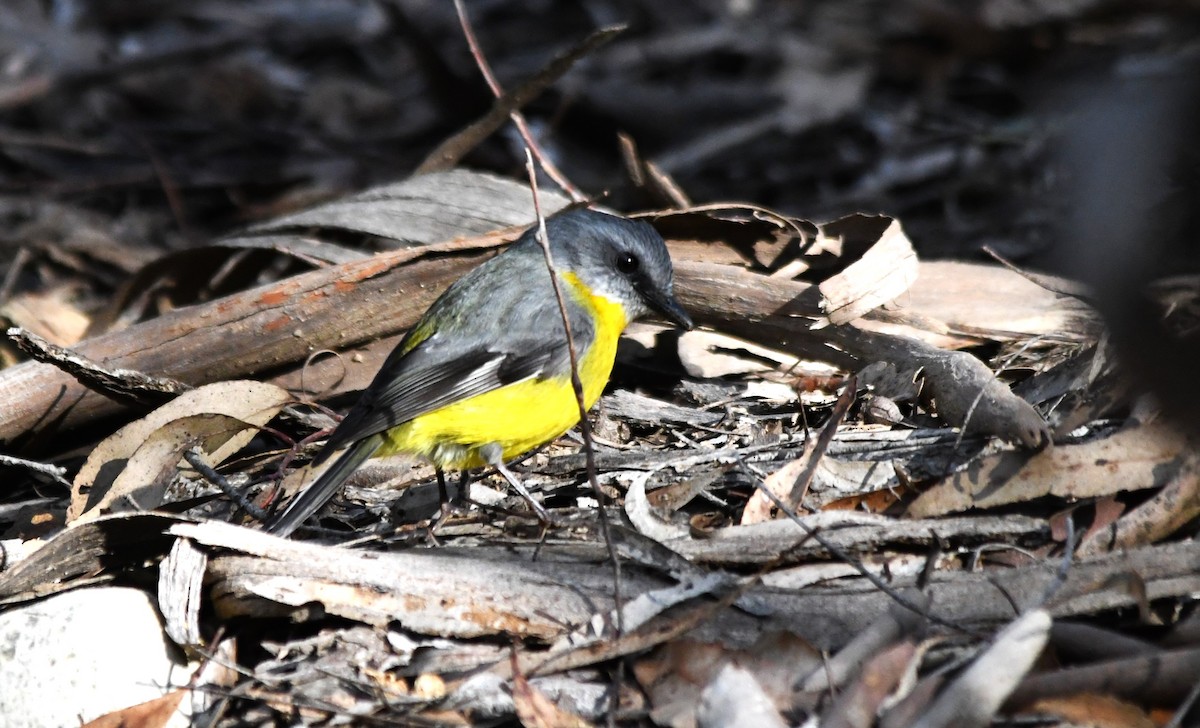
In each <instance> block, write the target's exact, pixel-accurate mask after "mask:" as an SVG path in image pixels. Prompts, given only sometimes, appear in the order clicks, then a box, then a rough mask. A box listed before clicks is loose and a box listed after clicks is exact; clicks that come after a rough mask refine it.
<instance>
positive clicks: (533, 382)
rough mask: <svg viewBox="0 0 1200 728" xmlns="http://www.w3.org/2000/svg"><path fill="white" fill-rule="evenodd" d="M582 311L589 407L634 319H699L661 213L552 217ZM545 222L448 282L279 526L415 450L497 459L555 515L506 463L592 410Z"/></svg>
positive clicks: (574, 318) (564, 271) (444, 466)
mask: <svg viewBox="0 0 1200 728" xmlns="http://www.w3.org/2000/svg"><path fill="white" fill-rule="evenodd" d="M544 224H545V232H546V237H547V239H548V241H549V243H548V244H549V249H550V252H551V257H552V260H553V264H554V269H555V276H556V277H557V281H558V285H559V289H560V291H561V293H562V297H563V303H564V306H565V309H566V313H567V320H568V321H569V324H570V332H571V335H572V339H573V343H574V347H575V353H576V356H577V370H578V375H579V380H580V382H581V384H582V390H583V401H584V405H585V409H590V408H591V407H592V405H594V404H595V403H596V401H597V399H599V397H600V394H601V393H602V392H603V390H604V387H605V385H606V384H607V383H608V379H609V375H610V374H611V372H612V367H613V362H614V360H615V357H616V351H617V340H618V339H619V338H620V336H621V333H622V332H623V331H624V330H625V327H626V326H627V325H628V324H629V323H630V322H632V321H634V320H636V319H639V318H641V317H643V316H646V315H649V314H652V313H653V314H658V315H659V316H661V317H663V318H664V319H666V320H667V321H669V322H671V323H673V324H675V325H676V326H678V327H680V328H682V329H691V328H693V323H692V320H691V318H690V317H689V316H688V314H687V312H686V311H685V310H684V308H683V307H682V306H681V305H680V304H679V301H678V300H677V299H676V297H675V293H674V280H673V279H674V271H673V267H672V265H671V258H670V255H669V254H668V251H667V246H666V243H665V242H664V241H663V239H662V237H661V236H660V235H659V234H658V233H657V232H656V231H655V230H654V228H653V227H652V226H651V225H649V224H648V223H646V222H644V221H641V220H633V219H629V218H625V217H620V216H616V215H610V214H607V213H603V212H599V211H595V210H590V209H575V210H570V211H567V212H562V213H559V214H557V215H554V216H552V217H549V218H547V219H545V221H544ZM537 231H538V225H534V226H533V227H531V228H529V229H528V230H527V231H525V232H524V233H523V234H522V235H521V237H520V238H519V239H518V240H517V241H516V242H514V243H513V244H512V245H511V246H509V247H508V248H507V249H506V250H504V251H503V252H501V253H500V254H498V255H496V256H495V257H493V258H491V259H490V260H488V261H486V262H484V263H483V264H481V265H480V266H478V267H477V268H475V269H473V270H471V271H470V272H468V273H467V274H466V275H464V276H463V277H462V278H460V279H459V280H457V281H455V282H454V283H453V284H451V286H450V287H449V288H447V289H446V291H445V292H444V293H442V295H441V296H439V297H438V299H437V300H436V301H434V303H433V304H432V305H431V306H430V307H429V309H428V310H427V311H426V312H425V313H424V314H423V315H422V316H421V318H420V320H418V321H417V323H416V324H415V325H413V327H412V328H411V329H409V330H408V332H407V333H406V334H405V336H404V337H403V338H402V339H401V340H400V342H399V343H398V344H397V345H396V348H395V349H394V350H393V351H392V352H391V354H390V355H389V356H388V358H387V359H386V360H385V362H384V364H383V366H382V367H380V369H379V372H378V373H377V374H376V376H375V378H374V379H373V380H372V382H371V384H370V385H368V386H367V388H366V389H364V390H363V392H362V394H361V395H360V396H359V399H358V400H357V402H356V403H355V404H354V405H353V406H352V407H351V409H350V410H349V412H347V414H346V416H345V418H343V419H342V421H341V422H340V423H339V424H338V425H337V427H336V428H334V430H333V432H332V434H331V435H330V436H329V438H328V440H327V441H326V443H325V445H324V446H323V448H322V449H321V450H320V451H319V452H318V454H317V456H316V458H315V459H314V461H313V462H314V466H320V465H322V464H323V463H325V462H326V461H328V460H329V459H330V458H333V457H334V456H335V455H336V456H337V457H336V459H335V460H334V461H333V464H332V465H330V466H329V467H328V468H327V469H325V470H324V471H323V472H321V473H320V474H319V475H318V476H317V478H316V480H315V481H313V482H312V483H311V484H309V485H307V487H304V488H302V489H301V491H300V492H299V493H298V494H297V495H296V496H295V497H294V498H293V499H292V500H291V501H290V502H289V503H288V504H287V505H285V506H284V507H283V509H282V510H280V511H279V512H278V513H276V514H275V515H273V516H271V517H269V518H268V520H267V522H266V530H267V531H269V532H271V533H275V534H277V535H281V536H287V535H289V534H291V533H292V532H293V531H294V530H295V529H296V528H298V527H299V526H300V525H301V524H302V523H303V522H304V521H305V520H306V519H307V518H308V517H309V516H311V515H312V514H314V513H315V512H316V511H318V510H319V509H320V508H321V507H322V506H323V505H325V503H327V502H328V501H329V500H330V499H331V498H332V497H333V496H334V494H335V493H336V492H337V491H338V489H339V488H340V486H341V485H342V483H343V482H344V481H345V480H346V478H347V477H349V476H350V474H351V473H353V472H354V470H355V469H357V468H358V467H359V466H360V465H361V464H362V463H363V462H365V461H366V460H367V459H368V458H371V457H379V456H384V455H393V454H402V453H403V454H408V455H411V456H416V457H419V458H424V459H425V460H428V461H429V462H431V463H432V464H433V466H434V469H435V472H436V474H437V478H438V485H439V487H440V489H441V493H442V498H443V505H445V503H446V496H445V494H446V488H445V479H444V471H446V470H460V471H462V472H463V481H462V482H463V484H464V485H465V484H466V482H467V478H469V477H470V476H469V474H470V471H471V470H472V469H476V468H481V467H487V466H490V467H492V468H495V469H496V471H497V472H499V473H500V474H501V476H502V477H504V478H505V480H506V481H508V483H509V485H510V486H511V487H512V488H513V489H514V490H516V491H517V492H518V493H520V494H521V495H522V496H523V497H524V498H525V500H526V501H527V502H529V503H530V505H531V507H532V508H533V510H534V511H535V513H536V514H537V516H538V518H539V520H542V521H543V523H549V522H550V519H549V516H548V514H547V513H546V511H545V510H544V508H543V507H542V506H541V504H539V503H538V502H537V501H535V500H534V499H533V498H532V496H531V495H530V494H529V492H528V491H527V490H526V489H525V488H524V486H523V485H522V484H521V483H520V481H519V480H518V479H517V478H516V477H515V476H514V475H513V474H512V473H511V471H509V470H508V468H507V466H506V463H507V462H509V461H511V460H512V459H513V458H516V457H518V456H520V455H522V454H524V453H526V452H528V451H530V450H533V449H535V448H537V447H539V446H541V445H543V444H545V443H547V442H550V441H551V440H554V439H555V438H557V437H559V436H560V435H562V434H563V433H565V432H566V431H567V430H569V429H570V428H571V427H573V426H574V425H575V424H577V423H578V421H579V418H580V410H579V405H578V401H577V399H576V396H575V390H574V387H573V385H572V383H571V353H570V349H569V347H568V340H567V334H566V330H565V329H564V327H563V321H562V309H561V308H560V307H559V303H558V299H557V297H556V295H555V291H554V287H553V284H552V282H551V278H550V272H549V269H548V268H547V265H546V259H545V255H544V251H543V248H542V246H541V244H540V243H539V241H538V237H537Z"/></svg>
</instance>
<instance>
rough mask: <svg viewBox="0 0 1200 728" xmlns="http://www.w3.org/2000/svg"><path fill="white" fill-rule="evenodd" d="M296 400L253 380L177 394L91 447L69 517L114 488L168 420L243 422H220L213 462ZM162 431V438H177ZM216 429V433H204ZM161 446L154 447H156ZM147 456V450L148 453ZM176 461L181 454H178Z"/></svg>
mask: <svg viewBox="0 0 1200 728" xmlns="http://www.w3.org/2000/svg"><path fill="white" fill-rule="evenodd" d="M291 400H292V396H291V395H290V394H288V392H287V391H286V390H283V389H280V388H279V387H276V386H275V385H273V384H265V383H262V382H254V381H240V380H239V381H230V382H217V383H215V384H210V385H208V386H204V387H199V388H197V389H194V390H192V391H190V392H185V393H184V394H182V395H180V396H179V397H176V398H175V399H173V400H171V401H170V402H168V403H167V404H165V405H163V406H162V407H159V408H158V409H156V410H154V411H153V412H151V413H150V414H148V415H146V416H145V417H143V418H141V419H139V420H135V421H134V422H131V423H129V424H128V425H125V426H124V427H122V428H121V429H119V430H117V431H116V432H115V433H113V434H112V435H110V436H109V437H108V438H106V439H105V440H104V441H103V442H101V443H100V444H99V445H97V446H96V447H95V448H93V449H92V452H91V453H90V454H89V455H88V459H87V461H86V462H85V463H84V464H83V467H82V468H80V469H79V473H78V474H77V475H76V476H75V482H74V485H73V487H72V494H71V505H70V508H69V509H68V510H67V522H68V523H70V522H72V521H74V520H75V519H77V518H79V516H80V515H82V514H83V512H84V511H85V510H88V509H89V508H92V507H94V506H95V505H96V504H97V503H99V502H100V501H101V499H102V498H103V497H104V493H106V492H107V491H108V490H109V489H111V488H112V486H113V483H114V481H116V479H117V477H118V475H119V474H120V473H121V472H122V471H123V470H124V469H125V467H126V465H127V463H128V462H129V460H130V459H131V458H132V457H133V456H134V454H135V453H136V452H137V451H138V449H139V448H141V447H142V446H143V445H145V444H146V442H147V440H149V439H150V437H151V435H152V434H153V433H154V432H156V431H157V430H159V429H161V428H163V427H165V426H167V425H168V424H169V423H171V422H172V421H175V420H180V419H182V418H186V417H191V416H193V415H204V414H213V415H224V416H226V417H230V418H234V419H236V420H240V421H241V422H242V423H244V424H245V426H244V427H241V428H239V429H237V430H235V431H229V430H228V428H227V427H225V426H218V427H217V430H220V436H221V437H222V438H223V444H221V445H219V446H217V447H214V449H212V450H211V451H209V462H210V463H220V462H222V461H223V460H225V459H226V458H228V457H229V456H230V455H232V454H234V453H235V452H237V451H238V450H241V449H242V448H243V447H245V446H246V444H247V443H249V442H250V440H251V439H253V437H254V436H255V434H257V429H256V428H259V427H262V426H263V425H265V424H266V423H267V422H268V421H270V419H271V418H272V417H274V416H275V415H276V414H277V413H278V412H279V410H280V409H282V408H283V406H284V405H286V404H287V403H288V402H290V401H291ZM184 434H186V433H177V436H173V437H168V436H167V435H165V434H164V435H163V436H161V437H163V439H164V440H170V439H178V437H181V436H183V435H184ZM206 434H208V435H214V434H217V433H212V432H210V433H206ZM157 451H158V450H157V449H156V452H157ZM146 457H147V458H149V457H150V456H149V454H148V453H147V455H146ZM176 462H178V459H177V460H176Z"/></svg>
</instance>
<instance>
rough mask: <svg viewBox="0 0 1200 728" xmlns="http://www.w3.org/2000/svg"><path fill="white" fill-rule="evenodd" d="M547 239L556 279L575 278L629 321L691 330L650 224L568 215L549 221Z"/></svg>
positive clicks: (668, 262) (598, 215) (667, 261)
mask: <svg viewBox="0 0 1200 728" xmlns="http://www.w3.org/2000/svg"><path fill="white" fill-rule="evenodd" d="M546 233H547V235H548V236H549V238H550V252H551V254H552V255H553V256H554V264H555V267H556V268H558V270H559V272H560V274H561V273H565V272H573V273H575V274H576V275H577V276H578V277H579V279H580V281H581V282H582V283H583V284H584V285H586V286H587V287H588V288H589V289H590V290H591V292H592V293H593V294H596V295H601V296H605V297H606V298H609V299H612V300H613V301H618V302H620V303H621V304H622V305H623V306H624V307H625V312H626V315H627V316H628V318H629V320H631V321H632V320H633V319H636V318H639V317H640V316H643V315H645V314H648V313H651V312H655V313H658V314H660V315H661V316H663V317H664V318H666V319H667V320H668V321H671V322H672V323H674V324H676V325H677V326H681V327H683V328H685V329H690V328H692V320H691V318H689V317H688V315H687V312H686V311H684V310H683V307H682V306H680V305H679V302H678V301H676V300H675V291H674V284H673V281H672V279H673V276H674V272H673V269H672V267H671V257H670V256H669V255H668V253H667V246H666V243H664V242H663V239H662V236H660V235H659V234H658V233H657V232H656V231H655V230H654V228H652V227H651V226H650V225H649V224H648V223H645V222H642V221H640V220H629V219H626V218H623V217H615V216H613V215H606V214H604V213H602V212H596V211H594V210H572V211H570V212H565V213H562V214H559V215H555V216H554V217H551V218H548V219H547V220H546ZM530 237H532V235H531V234H530ZM530 242H532V243H533V244H534V245H536V244H537V243H536V242H535V241H530Z"/></svg>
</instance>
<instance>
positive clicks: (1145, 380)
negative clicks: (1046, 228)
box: [1057, 61, 1200, 432]
mask: <svg viewBox="0 0 1200 728" xmlns="http://www.w3.org/2000/svg"><path fill="white" fill-rule="evenodd" d="M1156 70H1157V71H1158V72H1155V71H1156ZM1197 71H1200V66H1198V65H1197V64H1195V63H1194V62H1189V63H1184V62H1182V61H1176V62H1175V67H1174V68H1172V69H1170V70H1168V71H1162V70H1161V69H1153V68H1151V69H1143V71H1142V73H1140V74H1139V73H1138V72H1137V69H1133V70H1132V71H1130V70H1129V69H1126V71H1125V73H1124V74H1122V69H1121V68H1115V69H1112V70H1111V71H1110V72H1111V73H1112V74H1113V76H1110V77H1108V78H1105V79H1103V80H1098V81H1090V82H1084V83H1083V84H1081V85H1080V86H1079V87H1078V88H1077V89H1075V90H1074V91H1072V90H1064V93H1063V97H1064V98H1060V99H1059V101H1060V102H1061V101H1064V100H1065V101H1066V102H1067V105H1068V108H1067V118H1068V123H1067V126H1066V129H1065V130H1064V134H1063V135H1062V138H1063V140H1064V145H1063V155H1064V156H1063V161H1064V165H1063V166H1064V167H1065V169H1066V171H1067V173H1068V174H1069V175H1070V177H1069V179H1068V180H1067V184H1068V186H1069V187H1070V188H1071V189H1072V202H1073V204H1072V208H1071V209H1072V212H1071V214H1070V215H1068V216H1067V219H1066V221H1065V222H1066V225H1067V227H1066V228H1065V230H1064V231H1063V232H1064V234H1063V237H1062V242H1063V244H1062V246H1061V247H1060V248H1059V250H1058V256H1057V257H1058V266H1057V267H1059V268H1060V269H1061V270H1063V271H1065V272H1067V273H1068V274H1070V275H1072V276H1074V277H1075V278H1077V279H1079V280H1080V281H1081V282H1083V283H1085V284H1087V285H1088V286H1089V287H1090V288H1091V289H1092V290H1093V291H1094V293H1095V298H1096V303H1097V305H1098V306H1099V308H1100V310H1101V312H1102V313H1103V315H1104V317H1105V319H1106V320H1107V321H1108V324H1109V327H1110V330H1111V332H1112V335H1113V338H1114V341H1115V342H1116V344H1117V347H1118V350H1119V352H1120V355H1121V358H1122V360H1123V361H1124V362H1125V364H1126V367H1127V369H1128V373H1129V375H1130V376H1132V377H1133V378H1134V381H1135V383H1136V384H1138V385H1139V386H1141V387H1146V388H1149V389H1151V390H1152V391H1154V392H1155V393H1156V394H1157V395H1158V398H1159V400H1160V401H1161V403H1162V405H1163V407H1164V409H1165V410H1166V412H1167V413H1168V414H1169V415H1170V416H1172V417H1174V418H1175V419H1176V420H1177V421H1178V422H1179V423H1180V424H1182V425H1183V426H1185V427H1186V428H1187V429H1189V430H1191V431H1193V432H1200V414H1198V413H1200V379H1198V378H1197V377H1198V375H1200V331H1197V328H1198V327H1197V326H1196V323H1197V316H1196V315H1195V310H1196V309H1195V307H1194V305H1192V306H1189V305H1188V303H1189V301H1188V299H1191V301H1190V302H1191V303H1193V304H1194V302H1195V301H1196V300H1197V298H1198V296H1197V294H1198V293H1200V286H1198V285H1197V282H1198V281H1200V278H1195V279H1192V280H1188V279H1187V278H1183V276H1188V275H1192V274H1196V273H1197V272H1200V245H1198V244H1197V235H1198V234H1200V156H1198V154H1200V147H1198V146H1197V139H1200V83H1198V81H1197V79H1200V74H1197ZM1076 92H1080V93H1078V95H1076ZM1164 279H1173V283H1174V285H1173V286H1172V288H1173V291H1174V293H1175V296H1174V298H1173V300H1172V301H1171V303H1170V305H1167V304H1165V303H1164V301H1163V300H1161V297H1155V296H1153V295H1151V289H1152V287H1154V286H1152V284H1153V283H1155V282H1160V283H1161V282H1162V281H1163V280H1164ZM1159 288H1160V289H1161V286H1159Z"/></svg>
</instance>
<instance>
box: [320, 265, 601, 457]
mask: <svg viewBox="0 0 1200 728" xmlns="http://www.w3.org/2000/svg"><path fill="white" fill-rule="evenodd" d="M504 257H505V256H500V257H498V258H495V259H493V260H492V263H496V264H498V265H493V266H491V271H490V273H489V275H491V276H492V278H493V281H503V283H501V285H506V286H508V287H509V288H508V295H507V296H496V295H495V292H494V290H489V288H490V287H486V286H479V285H474V282H473V281H472V280H471V279H472V278H475V277H477V276H478V275H480V274H482V273H483V269H482V268H481V269H477V270H476V271H474V272H472V273H471V274H468V276H467V277H466V278H464V279H463V280H461V281H459V282H458V283H456V284H455V285H454V286H452V287H451V289H450V290H448V291H447V292H446V294H445V295H443V296H442V297H441V298H439V299H438V301H437V302H436V303H435V304H434V305H433V307H431V308H430V310H429V311H428V312H427V313H426V314H425V316H424V318H423V321H422V323H419V324H418V325H417V326H416V327H414V329H415V330H419V329H420V328H421V327H422V326H424V325H428V323H427V322H429V321H433V322H437V323H436V324H435V325H434V326H433V328H434V329H435V331H436V333H434V334H433V335H432V336H430V337H429V338H427V339H425V340H424V341H421V342H420V343H419V344H417V345H416V346H415V347H413V348H412V349H411V350H408V351H405V342H401V344H400V345H399V346H398V347H397V351H395V352H393V353H392V355H391V356H389V357H388V359H387V361H386V362H384V365H383V367H382V368H380V370H379V373H378V374H376V375H375V379H374V381H372V383H371V385H370V386H369V387H368V388H367V389H366V390H365V391H364V392H363V394H362V396H361V397H360V398H359V400H358V403H357V404H355V405H354V407H353V408H352V409H351V410H350V412H349V413H347V415H346V418H345V419H344V420H342V422H341V424H340V425H338V427H337V429H336V430H334V432H333V434H332V435H331V436H330V438H329V441H328V443H326V446H325V448H324V449H323V450H322V452H321V454H320V455H319V456H318V457H317V460H318V462H320V461H322V460H324V459H326V458H327V457H328V456H329V454H330V453H332V452H334V451H336V450H339V449H341V448H344V447H346V446H347V445H349V444H350V443H352V442H355V441H356V440H360V439H362V438H365V437H370V436H371V435H375V434H378V433H380V432H383V431H384V430H387V429H389V428H392V427H395V426H396V425H399V424H401V423H403V422H407V421H408V420H411V419H413V418H415V417H420V416H421V415H423V414H426V413H428V412H432V411H434V410H436V409H439V408H441V407H444V406H446V405H448V404H451V403H453V402H457V401H460V400H463V399H466V398H468V397H473V396H476V395H480V394H484V393H485V392H490V391H492V390H494V389H498V388H500V387H503V386H505V385H507V384H512V383H513V382H518V381H521V380H523V379H529V378H536V377H541V376H548V375H549V374H553V373H558V372H564V371H566V370H567V368H568V367H569V366H570V355H569V354H568V352H567V341H566V336H565V334H564V333H563V326H562V314H561V313H560V312H559V309H558V303H557V301H556V300H555V298H554V295H553V293H552V291H551V288H550V283H549V277H548V276H547V275H546V272H545V267H544V266H542V264H541V261H540V260H536V259H535V260H534V261H533V264H530V262H529V261H522V260H516V261H505V260H503V258H504ZM539 257H540V256H539ZM487 265H488V264H485V266H484V267H487ZM538 266H541V268H540V270H539V269H538ZM567 310H568V315H569V316H570V320H571V332H572V335H573V337H574V340H575V345H576V347H577V348H578V349H579V350H580V351H582V350H584V349H586V347H587V346H588V345H589V344H590V342H591V340H592V337H593V332H594V327H593V326H592V324H591V322H590V321H589V320H588V319H587V317H586V316H584V315H583V312H582V310H581V309H580V307H579V306H578V305H577V304H575V303H574V302H573V301H571V300H570V298H569V297H568V301H567ZM462 311H469V312H471V314H470V315H469V316H466V317H462V316H461V312H462ZM455 314H458V315H455ZM447 322H449V324H447ZM402 352H403V353H402Z"/></svg>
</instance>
